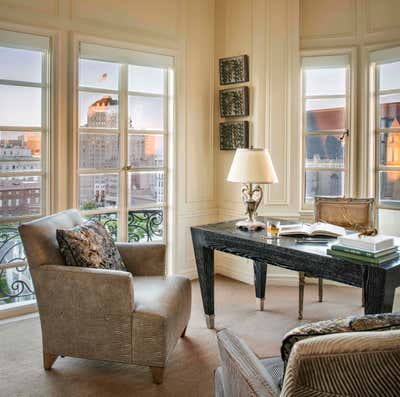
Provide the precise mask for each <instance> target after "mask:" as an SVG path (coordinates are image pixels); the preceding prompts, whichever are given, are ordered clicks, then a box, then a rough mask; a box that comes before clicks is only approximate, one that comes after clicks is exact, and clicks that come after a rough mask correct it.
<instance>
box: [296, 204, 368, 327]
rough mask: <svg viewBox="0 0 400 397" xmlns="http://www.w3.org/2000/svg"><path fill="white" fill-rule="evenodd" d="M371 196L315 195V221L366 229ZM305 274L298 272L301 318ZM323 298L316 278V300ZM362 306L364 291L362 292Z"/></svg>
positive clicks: (300, 315) (348, 227)
mask: <svg viewBox="0 0 400 397" xmlns="http://www.w3.org/2000/svg"><path fill="white" fill-rule="evenodd" d="M374 218H375V213H374V199H373V198H360V199H356V198H329V197H315V215H314V221H315V222H327V223H331V224H333V225H337V226H342V227H345V228H346V229H353V230H356V229H367V228H371V227H373V226H374V223H375V222H374V221H375V219H374ZM306 277H307V275H306V274H305V273H304V272H299V315H298V319H299V320H302V319H303V306H304V286H305V283H306ZM322 300H323V279H322V278H319V279H318V301H319V302H322ZM362 305H363V306H364V292H363V294H362Z"/></svg>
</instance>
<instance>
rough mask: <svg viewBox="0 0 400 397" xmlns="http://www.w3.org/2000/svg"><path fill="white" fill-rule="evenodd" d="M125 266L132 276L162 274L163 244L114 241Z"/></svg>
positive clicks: (163, 262) (163, 268)
mask: <svg viewBox="0 0 400 397" xmlns="http://www.w3.org/2000/svg"><path fill="white" fill-rule="evenodd" d="M116 245H117V248H118V251H119V253H120V254H121V256H122V260H123V261H124V263H125V266H126V267H127V269H128V270H129V272H131V273H132V274H133V275H134V276H164V275H165V273H166V269H165V244H154V243H149V244H130V243H116Z"/></svg>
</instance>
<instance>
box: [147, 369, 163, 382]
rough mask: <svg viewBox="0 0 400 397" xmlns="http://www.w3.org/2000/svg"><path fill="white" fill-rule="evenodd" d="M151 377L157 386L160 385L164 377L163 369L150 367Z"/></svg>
mask: <svg viewBox="0 0 400 397" xmlns="http://www.w3.org/2000/svg"><path fill="white" fill-rule="evenodd" d="M150 369H151V375H152V376H153V382H154V383H156V384H157V385H161V383H162V382H163V377H164V368H162V367H150Z"/></svg>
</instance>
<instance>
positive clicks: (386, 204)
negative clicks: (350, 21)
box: [372, 48, 400, 208]
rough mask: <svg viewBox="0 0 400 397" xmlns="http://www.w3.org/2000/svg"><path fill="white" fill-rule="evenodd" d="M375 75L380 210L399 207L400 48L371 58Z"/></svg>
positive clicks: (378, 53) (377, 190)
mask: <svg viewBox="0 0 400 397" xmlns="http://www.w3.org/2000/svg"><path fill="white" fill-rule="evenodd" d="M372 58H373V60H374V61H375V62H374V63H373V66H374V67H373V70H374V71H375V90H376V95H375V128H374V130H375V137H376V167H375V168H376V178H375V180H376V196H377V200H378V203H379V206H380V207H381V208H392V207H393V208H399V206H400V48H392V49H388V50H382V51H377V52H376V53H374V54H373V55H372Z"/></svg>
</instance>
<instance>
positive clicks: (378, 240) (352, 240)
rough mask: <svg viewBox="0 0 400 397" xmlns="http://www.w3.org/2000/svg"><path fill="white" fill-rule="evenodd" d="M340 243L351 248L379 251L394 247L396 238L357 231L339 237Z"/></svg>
mask: <svg viewBox="0 0 400 397" xmlns="http://www.w3.org/2000/svg"><path fill="white" fill-rule="evenodd" d="M338 243H339V244H340V245H344V246H346V247H349V248H356V249H361V250H364V251H371V252H377V251H382V250H384V249H389V248H392V247H394V238H393V237H390V236H384V235H383V234H377V235H376V236H362V235H359V234H357V233H355V234H350V235H347V236H342V237H339V239H338Z"/></svg>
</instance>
